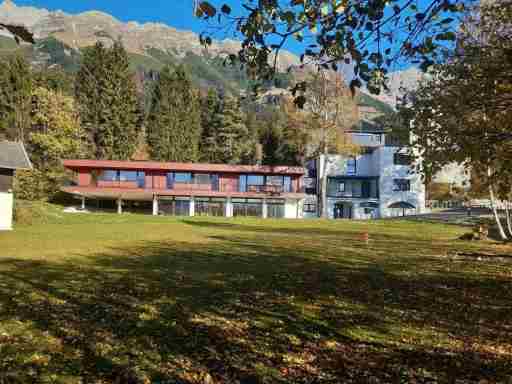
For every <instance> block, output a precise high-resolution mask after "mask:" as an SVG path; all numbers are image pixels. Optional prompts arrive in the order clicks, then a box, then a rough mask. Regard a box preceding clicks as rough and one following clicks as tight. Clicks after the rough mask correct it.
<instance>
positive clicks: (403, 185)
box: [393, 179, 411, 192]
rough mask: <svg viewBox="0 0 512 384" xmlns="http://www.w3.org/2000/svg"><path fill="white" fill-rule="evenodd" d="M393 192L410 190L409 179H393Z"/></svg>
mask: <svg viewBox="0 0 512 384" xmlns="http://www.w3.org/2000/svg"><path fill="white" fill-rule="evenodd" d="M393 184H394V188H393V191H395V192H407V191H410V190H411V181H410V180H408V179H394V180H393Z"/></svg>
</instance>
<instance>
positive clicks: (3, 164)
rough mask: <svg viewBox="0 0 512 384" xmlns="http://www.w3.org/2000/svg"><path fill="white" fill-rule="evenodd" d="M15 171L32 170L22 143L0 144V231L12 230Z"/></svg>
mask: <svg viewBox="0 0 512 384" xmlns="http://www.w3.org/2000/svg"><path fill="white" fill-rule="evenodd" d="M17 169H25V170H30V169H32V164H31V163H30V160H29V158H28V156H27V152H25V148H24V146H23V144H22V143H17V142H9V141H2V142H0V231H9V230H11V229H12V218H13V210H14V197H13V192H12V189H13V180H14V174H15V172H16V170H17Z"/></svg>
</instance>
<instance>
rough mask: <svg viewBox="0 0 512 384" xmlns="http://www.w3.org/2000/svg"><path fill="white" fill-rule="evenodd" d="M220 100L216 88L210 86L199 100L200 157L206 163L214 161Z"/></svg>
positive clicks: (220, 109)
mask: <svg viewBox="0 0 512 384" xmlns="http://www.w3.org/2000/svg"><path fill="white" fill-rule="evenodd" d="M221 113H222V100H221V99H220V97H219V94H218V92H217V90H216V89H214V88H210V89H209V90H208V94H207V95H206V97H204V98H203V99H202V100H201V142H200V147H199V150H200V159H201V161H204V162H207V163H213V162H215V160H216V159H215V150H216V147H217V133H218V131H219V127H220V123H221Z"/></svg>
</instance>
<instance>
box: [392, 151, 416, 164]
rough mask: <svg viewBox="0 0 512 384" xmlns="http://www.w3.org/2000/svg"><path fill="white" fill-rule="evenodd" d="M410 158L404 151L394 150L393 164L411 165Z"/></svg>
mask: <svg viewBox="0 0 512 384" xmlns="http://www.w3.org/2000/svg"><path fill="white" fill-rule="evenodd" d="M411 163H412V158H411V156H409V155H408V154H406V153H399V152H395V154H394V155H393V164H395V165H411Z"/></svg>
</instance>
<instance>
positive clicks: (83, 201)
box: [81, 196, 85, 211]
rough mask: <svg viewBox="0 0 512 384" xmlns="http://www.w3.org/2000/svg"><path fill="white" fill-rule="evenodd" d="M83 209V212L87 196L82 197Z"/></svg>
mask: <svg viewBox="0 0 512 384" xmlns="http://www.w3.org/2000/svg"><path fill="white" fill-rule="evenodd" d="M81 208H82V211H85V196H82V204H81Z"/></svg>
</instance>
